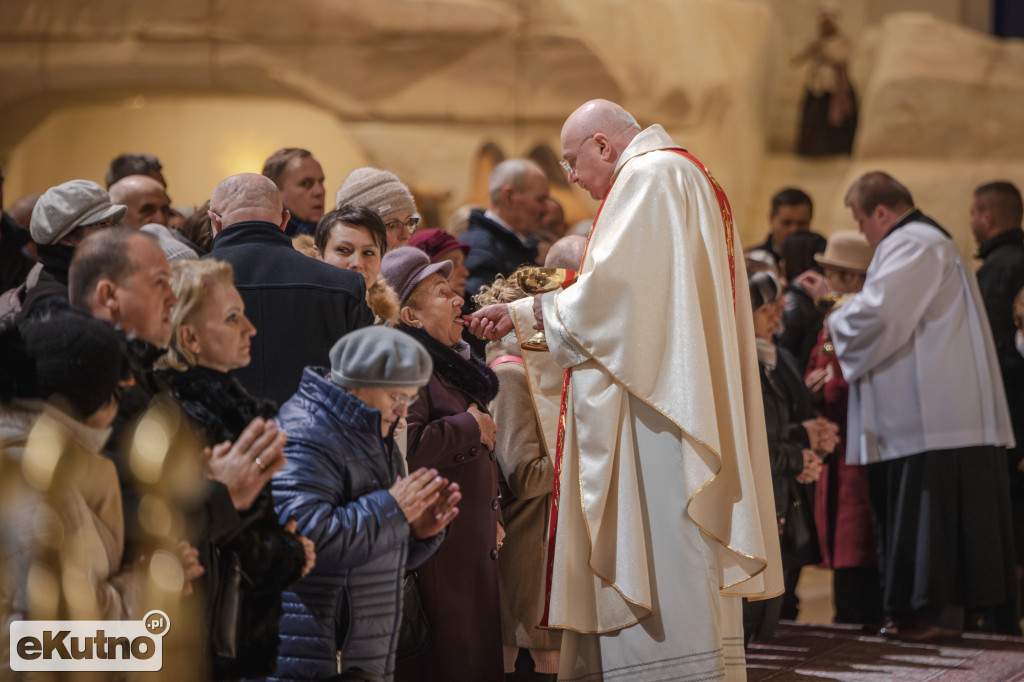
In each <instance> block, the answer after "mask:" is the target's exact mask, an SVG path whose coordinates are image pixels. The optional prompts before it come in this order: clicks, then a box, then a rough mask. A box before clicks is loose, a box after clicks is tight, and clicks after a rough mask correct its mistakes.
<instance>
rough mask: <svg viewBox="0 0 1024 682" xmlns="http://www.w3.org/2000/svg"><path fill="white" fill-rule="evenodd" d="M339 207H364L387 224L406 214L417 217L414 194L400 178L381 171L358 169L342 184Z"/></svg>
mask: <svg viewBox="0 0 1024 682" xmlns="http://www.w3.org/2000/svg"><path fill="white" fill-rule="evenodd" d="M334 203H335V206H344V205H345V204H351V205H352V206H364V207H366V208H369V209H373V210H374V211H376V212H377V215H379V216H380V219H381V220H382V221H384V223H385V224H387V223H388V222H390V221H391V220H392V219H393V218H394V217H395V216H397V215H400V214H402V213H416V202H415V200H414V199H413V198H412V192H410V191H409V188H408V187H406V186H405V185H403V184H402V181H401V180H399V179H398V176H397V175H395V174H394V173H389V172H388V171H386V170H380V169H379V168H371V167H369V166H367V167H364V168H356V169H355V170H354V171H352V172H351V173H349V174H348V177H346V178H345V181H344V182H343V183H341V187H340V188H339V189H338V193H337V194H335V196H334Z"/></svg>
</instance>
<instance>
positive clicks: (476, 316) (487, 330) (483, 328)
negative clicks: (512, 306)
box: [462, 303, 515, 341]
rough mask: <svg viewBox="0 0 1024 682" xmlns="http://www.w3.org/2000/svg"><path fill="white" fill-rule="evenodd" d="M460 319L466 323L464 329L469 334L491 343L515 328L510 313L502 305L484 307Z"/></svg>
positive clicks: (505, 306)
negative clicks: (467, 330) (488, 340)
mask: <svg viewBox="0 0 1024 682" xmlns="http://www.w3.org/2000/svg"><path fill="white" fill-rule="evenodd" d="M462 319H463V320H465V321H466V322H467V323H468V326H467V327H466V328H467V329H469V333H470V334H472V335H473V336H477V337H479V338H481V339H490V340H491V341H496V340H498V339H500V338H501V337H503V336H505V334H508V333H509V332H510V331H512V328H513V327H514V326H515V325H514V323H513V322H512V313H511V311H510V310H509V309H508V305H506V304H504V303H495V304H494V305H488V306H484V307H483V308H481V309H480V310H477V311H476V312H474V313H471V314H469V315H463V316H462Z"/></svg>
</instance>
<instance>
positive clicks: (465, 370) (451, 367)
mask: <svg viewBox="0 0 1024 682" xmlns="http://www.w3.org/2000/svg"><path fill="white" fill-rule="evenodd" d="M398 328H399V329H401V330H402V331H403V332H405V333H406V334H409V335H410V336H412V337H413V338H414V339H416V340H417V341H419V342H420V343H422V344H423V347H424V348H426V349H427V352H428V353H430V358H431V359H432V360H433V361H434V372H435V373H436V374H439V375H440V376H441V377H443V378H444V379H445V380H446V381H448V382H449V383H451V384H453V385H454V386H456V387H457V388H460V389H462V390H463V391H465V392H466V393H468V394H470V395H471V396H473V397H474V398H476V399H477V400H478V401H479V402H480V406H481V407H485V406H486V405H487V404H489V403H490V402H491V401H492V400H494V396H496V395H498V375H497V374H495V373H494V371H493V370H492V369H491V368H490V367H488V366H487V365H485V364H484V363H483V362H481V361H480V359H479V358H477V357H476V356H475V355H470V357H469V360H466V359H465V358H463V357H462V356H461V355H459V354H458V352H457V351H455V350H453V349H452V348H449V347H448V346H446V345H444V344H443V343H441V342H440V341H438V340H437V339H435V338H434V337H433V336H431V335H430V334H428V333H426V332H425V331H423V330H422V329H416V328H414V327H409V326H406V325H404V324H399V325H398Z"/></svg>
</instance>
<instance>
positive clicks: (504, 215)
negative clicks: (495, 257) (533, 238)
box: [488, 159, 549, 236]
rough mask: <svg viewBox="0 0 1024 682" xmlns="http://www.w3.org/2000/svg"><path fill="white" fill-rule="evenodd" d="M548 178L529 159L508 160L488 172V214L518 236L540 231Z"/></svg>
mask: <svg viewBox="0 0 1024 682" xmlns="http://www.w3.org/2000/svg"><path fill="white" fill-rule="evenodd" d="M548 190H549V186H548V178H547V175H545V174H544V170H543V169H542V168H541V167H540V166H538V165H537V164H536V163H534V162H533V161H531V160H529V159H508V160H507V161H502V162H501V163H499V164H498V165H497V166H495V167H494V170H493V171H491V176H490V182H489V185H488V194H489V195H490V200H491V211H493V212H494V213H495V214H496V215H497V216H498V217H499V218H501V219H502V220H504V221H505V222H506V223H507V224H508V226H509V227H511V228H512V230H513V231H515V232H517V233H519V234H521V235H527V236H529V235H534V234H537V232H538V230H540V226H541V223H542V221H543V219H544V215H545V211H546V210H547V206H546V202H547V199H548Z"/></svg>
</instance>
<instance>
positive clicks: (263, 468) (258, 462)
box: [256, 457, 267, 471]
mask: <svg viewBox="0 0 1024 682" xmlns="http://www.w3.org/2000/svg"><path fill="white" fill-rule="evenodd" d="M256 466H258V467H259V468H260V471H266V469H267V467H265V466H263V460H262V459H260V458H259V457H257V458H256Z"/></svg>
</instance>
